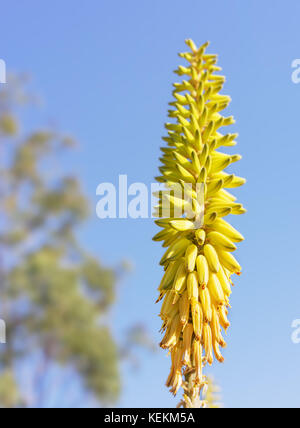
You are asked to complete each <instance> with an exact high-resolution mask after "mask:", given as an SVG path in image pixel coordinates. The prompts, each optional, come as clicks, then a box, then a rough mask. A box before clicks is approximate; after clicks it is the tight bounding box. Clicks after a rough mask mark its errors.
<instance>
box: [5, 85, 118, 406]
mask: <svg viewBox="0 0 300 428" xmlns="http://www.w3.org/2000/svg"><path fill="white" fill-rule="evenodd" d="M24 99H25V100H26V96H24V93H23V91H22V85H19V83H18V81H16V80H15V82H14V83H13V84H8V85H3V87H2V89H1V91H0V150H1V153H5V156H3V157H1V160H0V182H1V186H0V193H1V194H0V215H1V217H0V251H1V254H2V255H3V257H1V261H0V285H1V288H0V318H3V319H4V320H5V322H6V324H7V331H8V333H9V334H8V336H9V337H8V343H7V344H6V345H0V405H1V406H2V407H17V406H21V405H26V403H27V401H26V396H24V391H23V388H22V380H20V379H19V376H18V373H19V368H20V366H22V364H23V363H24V361H28V359H30V358H31V359H32V361H35V359H34V358H35V357H36V355H43V358H44V359H45V361H47V364H48V365H51V364H59V365H61V367H71V368H72V370H74V371H75V372H76V374H77V375H78V376H79V378H80V380H81V383H82V385H83V388H84V390H85V391H86V393H87V394H90V395H92V396H94V397H95V398H96V399H97V400H99V401H100V402H103V403H110V402H113V401H114V400H115V399H116V398H117V396H118V393H119V388H120V387H119V373H118V349H117V346H116V344H115V343H114V340H113V338H112V335H111V332H110V330H109V328H108V327H107V326H106V322H105V321H106V318H107V314H108V312H109V309H110V307H111V305H112V304H113V303H114V299H115V284H116V278H115V274H114V272H113V271H111V270H109V269H106V268H104V267H103V266H102V265H101V264H100V263H99V261H98V260H97V259H96V258H94V257H93V256H91V255H90V254H88V253H87V252H86V251H85V250H84V249H82V248H81V247H80V244H79V243H78V240H77V238H76V230H77V228H78V227H79V226H80V225H81V223H82V222H83V221H84V220H85V219H86V218H87V215H88V209H87V206H88V204H87V201H86V199H85V197H84V195H83V194H82V191H81V188H80V184H79V182H78V180H77V179H76V178H75V177H74V176H72V175H71V176H69V175H64V174H60V173H59V161H60V156H61V154H63V153H64V151H65V150H69V148H70V147H72V145H73V141H72V139H70V138H69V137H65V136H63V135H59V134H57V133H54V132H52V131H48V130H43V129H42V130H37V131H34V132H31V133H29V134H28V135H20V131H18V130H19V129H20V125H19V119H18V116H19V115H18V108H19V101H20V100H24ZM31 370H32V372H33V373H32V378H34V376H35V374H34V372H35V370H36V366H35V363H34V364H33V363H32V367H31ZM22 403H23V404H22ZM64 404H65V405H67V404H68V397H64ZM70 404H71V403H70Z"/></svg>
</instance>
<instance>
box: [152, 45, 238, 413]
mask: <svg viewBox="0 0 300 428" xmlns="http://www.w3.org/2000/svg"><path fill="white" fill-rule="evenodd" d="M186 44H187V45H188V47H189V48H190V52H186V53H182V54H180V57H182V58H184V59H185V60H186V61H187V63H188V64H187V66H179V68H178V69H177V70H176V71H175V73H176V74H177V75H179V76H182V77H183V80H182V81H180V82H179V83H175V84H174V91H173V96H174V100H173V101H172V102H171V103H170V106H171V109H170V110H169V117H170V118H171V119H172V122H170V123H167V124H166V129H167V131H168V135H167V136H166V137H164V138H163V140H164V141H165V143H166V145H165V146H164V147H162V148H161V150H162V153H163V154H162V157H161V158H160V161H161V167H160V168H159V170H160V173H161V175H160V176H158V177H156V179H157V181H158V182H159V183H162V186H163V187H162V189H161V190H160V191H159V192H156V194H155V196H157V197H158V205H157V207H156V208H155V213H154V215H155V217H157V220H156V224H157V225H158V226H159V227H160V228H161V231H160V232H159V233H157V234H156V235H155V237H154V238H153V239H154V240H155V241H160V242H162V245H163V247H164V248H166V252H165V254H164V255H163V257H162V259H161V261H160V264H161V265H162V266H163V268H164V275H163V278H162V281H161V283H160V285H159V288H158V290H159V298H158V301H162V307H161V311H160V317H161V319H162V322H163V324H162V332H164V337H163V339H162V341H161V343H160V346H161V347H162V348H163V349H167V350H168V351H169V353H170V355H171V362H172V364H171V370H170V374H169V377H168V379H167V382H166V385H167V387H169V388H170V391H171V392H172V393H173V394H174V395H176V394H177V392H178V391H179V389H180V388H181V387H182V388H183V391H184V394H183V399H182V401H181V402H180V404H179V405H180V406H183V407H186V408H187V407H190V408H195V407H205V400H203V399H202V398H201V391H202V390H203V388H204V387H205V385H206V384H207V380H206V377H205V376H204V375H203V368H204V366H205V365H206V364H209V365H211V364H212V363H213V360H214V358H216V359H217V360H218V361H219V362H223V361H224V358H223V356H222V353H221V348H224V347H225V346H226V343H225V341H224V339H223V336H222V330H223V331H225V332H226V331H227V329H228V327H229V326H230V323H229V320H228V310H229V308H230V305H229V297H230V294H231V287H232V285H233V283H232V279H231V277H232V275H233V274H237V275H239V274H240V273H241V267H240V265H239V263H238V262H237V260H236V259H235V257H234V256H233V255H232V252H233V251H235V250H236V248H237V247H236V245H235V244H236V243H237V242H241V241H242V240H243V239H244V238H243V236H242V235H241V234H240V233H239V232H238V231H237V230H236V229H234V228H233V227H232V226H231V225H230V224H229V223H228V222H227V221H225V220H224V217H226V216H227V215H229V214H243V213H245V212H246V210H245V209H244V207H243V206H242V205H241V204H239V203H237V202H236V198H235V197H234V196H233V195H232V194H231V193H229V191H228V189H232V188H235V187H239V186H241V185H242V184H244V183H245V180H244V179H243V178H241V177H237V176H235V175H234V174H230V173H228V172H225V171H224V170H225V169H226V168H227V167H229V166H230V165H231V164H233V163H235V162H237V161H239V160H240V159H241V156H239V155H231V154H226V153H223V152H222V151H219V148H221V147H222V146H223V147H233V146H235V145H236V142H235V140H236V137H237V134H230V133H227V134H226V133H223V132H222V128H224V127H226V126H228V125H231V124H233V123H234V119H233V117H232V116H230V117H224V116H223V115H222V114H221V112H222V111H223V110H224V109H225V108H226V107H227V106H228V104H229V103H230V97H229V96H227V95H223V94H220V93H219V92H220V91H221V89H222V87H223V84H224V82H225V78H224V77H223V76H221V75H219V74H216V73H218V72H219V71H220V70H221V68H220V67H218V66H217V56H216V55H212V54H206V48H207V46H208V43H206V44H204V45H203V46H201V47H200V48H197V47H196V45H195V44H194V42H193V41H191V40H187V41H186Z"/></svg>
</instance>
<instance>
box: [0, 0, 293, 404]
mask: <svg viewBox="0 0 300 428" xmlns="http://www.w3.org/2000/svg"><path fill="white" fill-rule="evenodd" d="M299 19H300V3H299V1H298V0H286V1H285V2H283V1H279V0H264V1H259V0H247V1H242V0H226V1H224V0H215V1H213V2H208V1H203V0H186V1H184V2H183V1H179V0H149V1H145V0H142V1H141V0H126V1H121V0H109V1H108V0H105V1H104V0H86V1H85V2H83V1H79V0H64V1H61V0H60V1H59V0H52V1H38V0H27V1H26V2H25V1H23V2H21V1H19V0H10V1H9V2H2V5H1V25H0V39H1V47H0V58H3V59H5V61H6V63H7V67H8V68H9V69H10V70H15V71H28V72H30V73H31V74H32V76H33V77H34V87H35V89H36V91H37V92H38V93H39V94H41V95H42V96H43V97H44V99H45V100H46V103H47V104H46V106H45V107H44V111H43V114H44V116H45V115H46V117H48V119H49V121H50V122H52V123H53V122H54V123H56V124H58V126H59V127H60V128H61V129H62V130H67V131H69V132H70V133H72V134H73V135H75V136H76V137H77V139H78V140H79V141H80V143H81V147H80V149H79V150H78V151H77V152H76V153H75V154H74V155H72V157H70V158H69V159H68V160H67V162H66V166H65V167H66V168H70V167H72V168H73V170H74V171H75V172H76V173H77V174H78V175H79V176H80V177H81V178H82V179H83V180H84V183H85V189H86V191H87V192H88V194H89V196H90V198H91V200H92V203H93V212H94V211H95V210H94V208H95V206H96V203H97V197H96V195H95V192H96V187H97V185H98V184H99V183H101V182H103V181H109V182H113V183H116V182H117V179H118V175H119V174H127V175H128V179H129V182H130V183H132V182H136V181H138V182H144V183H146V184H150V183H151V182H152V181H153V177H154V176H155V175H157V167H158V157H159V147H160V145H161V136H162V135H163V133H164V129H163V124H164V122H165V121H166V113H167V107H168V106H167V103H168V102H169V101H170V97H171V84H172V82H173V81H175V80H176V76H175V75H173V74H172V70H174V69H175V68H176V67H177V65H179V64H180V63H181V60H180V58H178V57H177V53H178V52H180V51H183V50H184V49H185V46H184V39H185V38H193V39H194V40H195V42H197V43H198V44H202V43H203V42H205V41H206V40H210V41H211V46H210V52H212V53H218V54H219V60H220V65H221V66H222V67H223V72H224V74H225V75H226V76H227V83H226V85H225V88H224V91H223V92H224V93H226V94H229V95H230V96H231V97H232V100H233V101H232V103H231V105H230V108H229V109H228V113H229V114H234V116H235V118H236V121H237V122H236V125H234V127H232V132H235V131H236V132H238V133H239V135H240V136H239V140H238V142H239V145H238V146H237V148H236V149H237V152H239V153H241V154H242V156H243V160H242V161H241V162H239V164H238V165H236V166H235V168H234V172H235V173H237V174H238V175H242V176H244V177H246V178H247V185H245V186H244V187H243V188H242V189H240V190H238V191H237V192H236V195H237V196H238V197H239V199H240V200H241V202H243V204H244V205H245V206H246V207H247V209H248V213H247V214H246V215H245V216H239V217H233V219H232V222H233V223H234V225H235V226H236V227H237V228H238V229H239V230H240V231H241V232H242V233H243V235H244V236H245V237H246V240H245V242H244V243H242V244H241V245H239V249H238V253H237V257H238V259H239V261H240V262H241V264H242V266H243V275H242V276H241V277H240V278H238V279H237V281H236V287H235V289H234V293H233V296H232V300H231V303H232V311H231V315H230V318H231V321H232V326H231V328H230V330H229V333H228V347H227V349H226V350H225V357H226V362H225V363H224V364H223V365H220V364H217V365H215V366H213V367H212V368H211V369H209V373H212V374H213V375H214V377H215V378H216V380H217V381H218V383H219V384H220V386H221V387H222V393H223V401H224V403H225V405H226V407H239V406H241V407H248V406H255V407H264V406H268V407H278V406H287V407H290V406H292V407H299V405H300V394H299V384H300V344H299V345H295V344H293V343H292V341H291V334H292V328H291V324H292V321H293V320H294V319H299V318H300V254H299V240H300V229H299V219H300V192H299V175H298V174H299V170H300V165H299V159H300V141H299V139H300V137H299V128H300V120H299V114H300V84H298V85H297V84H294V83H293V82H292V80H291V74H292V68H291V63H292V61H293V60H294V59H296V58H300V43H299V42H300V35H299ZM156 231H157V228H156V227H155V226H154V224H153V221H152V220H151V219H150V220H143V219H140V220H102V221H100V220H99V219H97V218H96V215H95V214H94V217H93V219H92V221H91V222H90V223H89V224H88V225H87V227H86V228H85V229H84V230H83V231H82V239H83V240H84V241H85V243H86V244H87V245H88V246H89V247H90V248H92V250H93V251H94V252H95V253H97V254H98V255H99V256H100V257H102V259H103V260H104V261H105V262H106V263H109V264H111V265H114V264H117V263H118V261H119V260H120V259H122V258H124V257H126V258H128V259H130V260H132V261H133V263H134V265H135V272H134V273H133V274H132V276H131V277H129V278H128V279H127V281H126V284H124V285H123V287H122V289H121V292H120V298H119V302H118V305H117V308H116V310H115V313H114V321H115V326H114V329H115V332H116V334H117V335H118V336H119V337H120V336H121V335H122V331H124V329H125V328H126V326H128V325H130V324H132V323H133V322H136V321H141V320H142V321H143V322H144V323H145V324H146V325H147V326H148V328H149V330H150V332H151V333H152V335H153V336H154V338H155V340H156V341H157V342H158V341H159V337H160V336H159V334H158V330H159V328H160V320H159V318H158V317H157V313H158V311H159V308H158V307H157V306H155V305H154V303H153V302H154V300H155V298H156V287H157V285H158V283H159V281H160V278H161V275H162V271H161V268H159V267H158V261H159V259H160V256H161V254H162V250H161V248H160V246H159V245H158V244H156V243H153V242H152V241H151V237H152V236H153V235H154V233H156ZM141 356H142V358H143V360H144V361H143V366H142V370H141V371H140V372H138V373H132V372H128V371H125V373H124V390H123V395H122V398H121V400H120V402H119V406H122V407H123V406H125V407H168V406H170V407H174V405H175V404H176V403H177V402H178V400H179V398H177V399H175V400H174V399H173V398H172V397H171V395H170V393H169V392H168V391H167V389H166V388H165V387H164V382H165V379H166V377H167V374H168V373H167V372H168V368H169V358H167V357H166V355H165V354H164V352H163V351H160V350H158V352H157V353H156V354H155V356H149V355H148V354H145V353H142V355H141Z"/></svg>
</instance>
